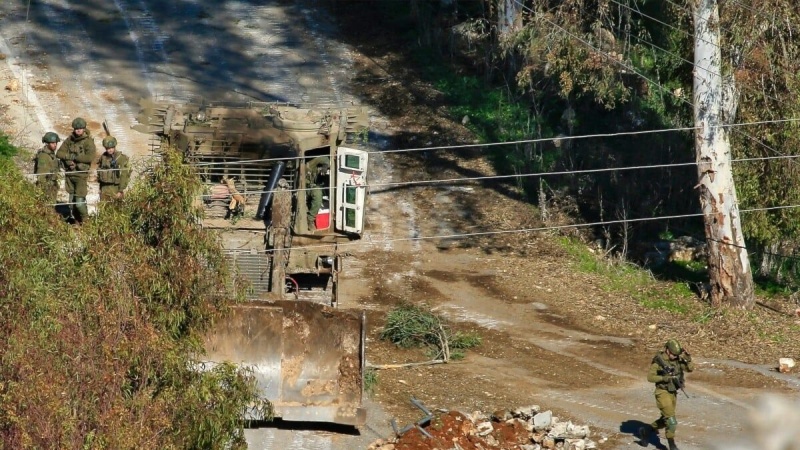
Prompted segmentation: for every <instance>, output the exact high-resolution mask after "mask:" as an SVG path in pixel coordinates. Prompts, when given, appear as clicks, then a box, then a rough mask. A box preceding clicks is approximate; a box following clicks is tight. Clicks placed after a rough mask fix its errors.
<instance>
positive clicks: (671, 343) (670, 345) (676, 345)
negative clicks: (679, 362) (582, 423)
mask: <svg viewBox="0 0 800 450" xmlns="http://www.w3.org/2000/svg"><path fill="white" fill-rule="evenodd" d="M664 347H665V348H666V349H667V350H669V352H670V353H672V354H673V355H676V356H677V355H680V354H681V353H683V347H681V344H680V342H678V341H677V340H675V339H670V340H668V341H667V343H666V344H664Z"/></svg>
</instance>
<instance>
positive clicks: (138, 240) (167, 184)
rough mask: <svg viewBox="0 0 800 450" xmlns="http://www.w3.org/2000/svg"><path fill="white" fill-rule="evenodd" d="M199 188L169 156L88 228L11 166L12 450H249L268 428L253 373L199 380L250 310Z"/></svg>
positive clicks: (7, 244) (4, 178) (8, 352)
mask: <svg viewBox="0 0 800 450" xmlns="http://www.w3.org/2000/svg"><path fill="white" fill-rule="evenodd" d="M199 187H200V185H199V181H198V180H197V179H196V177H195V176H194V174H193V173H192V172H191V170H190V169H189V168H188V167H187V166H184V165H182V164H181V161H180V156H179V155H177V154H172V153H168V154H167V155H166V156H165V158H164V161H163V163H162V164H161V165H159V166H157V167H155V168H154V169H153V170H152V171H151V172H150V173H148V174H147V175H145V176H144V177H143V179H142V181H141V182H139V183H137V184H136V185H135V186H134V187H133V188H132V189H131V190H130V193H129V194H128V195H127V196H126V197H125V199H124V201H122V202H119V203H115V204H107V205H101V207H100V209H99V212H98V214H97V216H95V217H93V218H92V219H91V220H89V221H88V223H87V224H84V225H83V226H82V227H81V228H79V229H75V228H71V227H70V226H68V225H67V224H65V223H64V222H63V220H62V218H61V217H60V216H59V215H58V214H56V213H55V212H54V211H53V208H52V207H51V206H48V205H47V203H48V202H47V201H46V199H45V197H44V195H43V194H42V193H41V192H39V191H38V190H37V189H35V188H34V186H33V185H32V184H30V183H29V182H28V181H26V180H25V179H24V177H23V176H22V174H21V173H20V171H19V170H18V169H17V167H16V166H15V165H14V163H13V162H12V160H11V159H10V158H7V157H0V355H2V359H1V360H0V449H9V450H10V449H18V448H62V449H80V448H92V449H94V448H98V449H99V448H108V449H132V448H161V449H170V448H171V449H183V448H186V449H189V448H244V446H245V442H244V438H243V430H242V426H243V422H242V417H243V413H244V411H245V409H246V408H255V409H256V410H257V411H256V414H262V415H264V416H269V404H268V403H266V402H263V401H262V402H259V401H257V400H256V395H255V393H256V388H255V383H254V381H253V379H252V377H251V376H250V375H249V374H248V373H247V372H246V371H242V370H240V369H237V368H235V367H233V366H230V365H219V366H216V367H214V368H211V369H208V370H205V371H204V370H198V368H199V367H201V365H200V364H199V363H198V361H196V358H197V357H198V356H199V355H200V354H201V352H202V336H203V335H204V333H205V332H206V330H207V329H208V328H209V327H210V326H211V325H212V324H213V323H214V322H215V321H216V320H217V319H219V318H220V317H221V316H222V315H223V314H224V313H225V311H226V308H228V306H229V305H230V304H231V303H232V302H235V301H238V300H240V299H239V298H237V297H236V296H235V294H234V293H233V292H231V291H230V290H229V289H228V288H226V287H227V286H231V285H232V283H231V282H230V280H231V277H232V274H231V273H229V271H228V269H227V267H226V265H225V264H224V261H223V256H222V253H221V251H220V247H219V244H218V241H217V239H216V238H215V237H214V236H213V235H211V234H209V233H208V232H206V231H204V230H202V229H201V228H200V227H199V226H198V218H199V216H198V214H199V211H198V210H196V209H195V208H193V207H192V205H191V199H192V198H193V194H194V193H195V192H196V191H197V190H198V189H199ZM240 292H241V290H240Z"/></svg>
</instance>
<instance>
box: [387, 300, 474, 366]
mask: <svg viewBox="0 0 800 450" xmlns="http://www.w3.org/2000/svg"><path fill="white" fill-rule="evenodd" d="M380 338H381V339H383V340H386V341H389V342H391V343H393V344H395V345H397V346H398V347H401V348H424V349H426V350H427V353H428V356H429V357H430V358H431V360H432V361H436V362H448V361H450V360H457V359H462V358H464V351H465V350H467V349H470V348H473V347H477V346H479V345H480V344H481V338H480V336H478V335H477V334H474V333H461V332H458V331H453V330H452V329H451V328H450V326H449V325H447V323H446V321H445V320H444V319H443V318H442V317H440V316H438V315H437V314H435V313H434V312H433V311H431V309H430V308H428V307H427V306H418V305H413V304H410V303H402V304H400V305H397V306H396V307H394V308H393V309H392V310H391V311H389V312H388V314H387V315H386V324H385V325H384V326H383V330H382V331H381V334H380Z"/></svg>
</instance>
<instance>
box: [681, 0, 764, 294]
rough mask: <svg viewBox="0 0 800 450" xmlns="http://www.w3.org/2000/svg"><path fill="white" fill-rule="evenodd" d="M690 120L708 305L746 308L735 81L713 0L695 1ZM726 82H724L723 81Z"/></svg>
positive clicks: (748, 289)
mask: <svg viewBox="0 0 800 450" xmlns="http://www.w3.org/2000/svg"><path fill="white" fill-rule="evenodd" d="M695 2H696V3H695V12H694V36H695V43H694V63H695V69H694V117H695V126H697V127H699V128H698V130H697V131H696V132H695V145H696V151H697V173H698V177H699V182H698V185H697V188H698V189H699V193H700V204H701V206H702V209H703V214H704V216H703V220H704V222H705V231H706V239H707V241H708V272H709V277H710V281H711V303H712V305H714V306H720V305H722V304H727V305H730V306H733V307H738V308H749V307H752V306H753V304H754V301H755V299H754V298H753V274H752V272H751V270H750V259H749V258H748V255H747V249H746V248H745V242H744V235H743V234H742V226H741V220H740V218H739V207H738V204H737V200H736V187H735V186H734V183H733V171H732V170H731V148H730V140H729V138H728V128H721V127H719V125H723V124H724V123H726V121H731V120H732V119H733V116H734V115H735V111H736V105H737V102H736V93H735V89H733V87H734V86H733V84H732V83H733V80H732V79H728V80H723V78H722V77H721V75H720V74H721V73H722V52H721V51H720V46H719V42H720V39H719V11H718V9H717V1H716V0H695ZM726 81H727V83H726Z"/></svg>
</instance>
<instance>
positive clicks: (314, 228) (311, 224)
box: [308, 219, 317, 233]
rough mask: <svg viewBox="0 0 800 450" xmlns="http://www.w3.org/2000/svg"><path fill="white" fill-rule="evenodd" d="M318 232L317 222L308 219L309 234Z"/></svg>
mask: <svg viewBox="0 0 800 450" xmlns="http://www.w3.org/2000/svg"><path fill="white" fill-rule="evenodd" d="M316 231H317V222H316V220H313V219H308V232H309V233H314V232H316Z"/></svg>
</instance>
